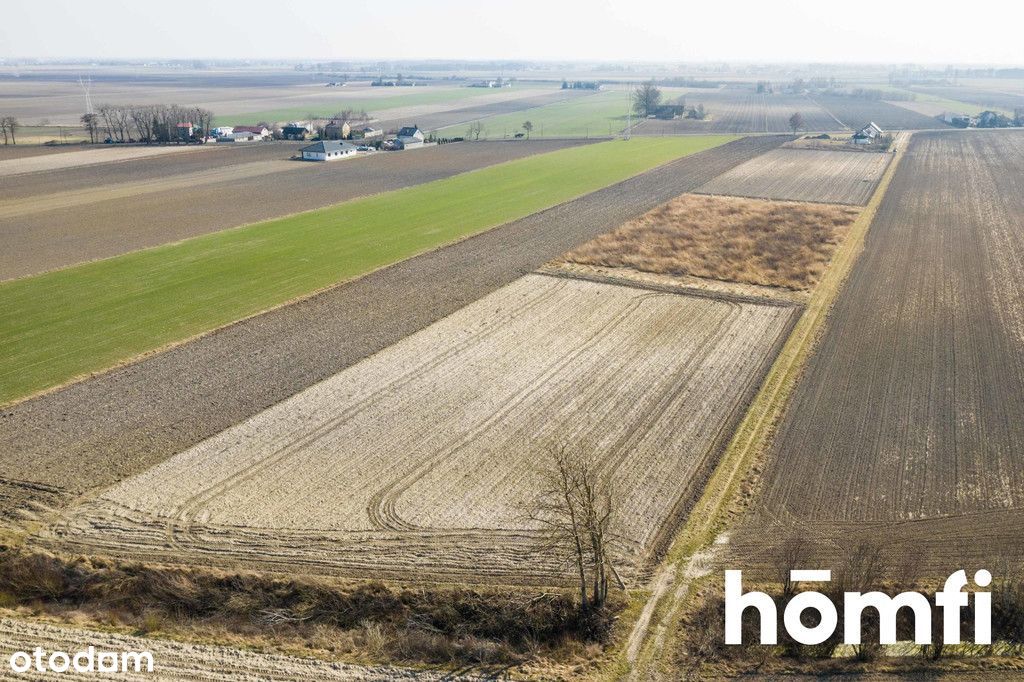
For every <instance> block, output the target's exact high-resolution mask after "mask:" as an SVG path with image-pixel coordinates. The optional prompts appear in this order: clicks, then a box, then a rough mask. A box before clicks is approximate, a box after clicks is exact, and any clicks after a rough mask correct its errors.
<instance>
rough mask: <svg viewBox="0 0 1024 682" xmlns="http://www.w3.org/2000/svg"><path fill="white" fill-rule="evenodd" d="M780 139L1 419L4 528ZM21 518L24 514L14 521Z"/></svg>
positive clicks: (18, 408) (565, 211) (398, 335)
mask: <svg viewBox="0 0 1024 682" xmlns="http://www.w3.org/2000/svg"><path fill="white" fill-rule="evenodd" d="M786 139H789V138H788V137H775V138H768V137H757V138H748V139H743V140H738V141H736V142H732V143H729V144H727V145H723V146H721V147H717V148H714V149H711V150H708V151H705V152H701V153H698V154H694V155H692V156H688V157H685V158H682V159H679V160H677V161H675V162H672V163H669V164H666V165H665V166H662V167H660V168H657V169H654V170H652V171H649V172H647V173H645V174H642V175H640V176H637V177H635V178H632V179H629V180H626V181H624V182H621V183H619V184H617V185H612V186H610V187H608V188H605V189H602V190H599V191H597V192H593V193H591V194H589V195H586V196H584V197H581V198H579V199H576V200H574V201H571V202H568V203H566V204H562V205H560V206H556V207H554V208H552V209H549V210H547V211H543V212H541V213H538V214H534V215H532V216H529V217H526V218H523V219H521V220H517V221H514V222H512V223H509V224H507V225H504V226H501V227H498V228H495V229H493V230H491V231H489V232H486V233H483V234H481V235H478V236H476V237H473V238H471V239H467V240H464V241H462V242H459V243H457V244H454V245H451V246H449V247H446V248H443V249H439V250H437V251H433V252H430V253H427V254H424V255H421V256H418V257H416V258H412V259H410V260H408V261H405V262H403V263H399V264H397V265H394V266H391V267H389V268H385V269H383V270H380V271H377V272H375V273H372V274H371V275H368V276H366V277H363V278H361V279H358V280H355V281H352V282H349V283H346V284H342V285H340V286H338V287H335V288H333V289H330V290H328V291H326V292H323V293H321V294H319V295H317V296H314V297H312V298H310V299H307V300H305V301H302V302H299V303H296V304H293V305H289V306H285V307H282V308H279V309H277V310H274V311H272V312H270V313H267V314H264V315H260V316H258V317H255V318H251V319H249V320H246V321H244V322H241V323H239V324H236V325H232V326H230V327H227V328H225V329H222V330H220V331H218V332H216V333H213V334H209V335H207V336H204V337H202V338H200V339H197V340H195V341H193V342H190V343H187V344H184V345H182V346H178V347H176V348H173V349H171V350H169V351H167V352H164V353H161V354H159V355H155V356H152V357H150V358H147V359H144V360H142V361H140V362H137V363H134V364H132V365H129V366H126V367H123V368H121V369H118V370H114V371H112V372H109V373H107V374H104V375H101V376H98V377H94V378H92V379H89V380H87V381H83V382H80V383H77V384H73V385H71V386H68V387H66V388H64V389H62V390H59V391H56V392H54V393H50V394H48V395H44V396H41V397H39V398H36V399H34V400H29V401H26V402H24V403H20V404H18V405H15V406H13V407H9V408H6V409H5V410H3V411H0V471H3V476H4V480H3V482H0V517H2V516H3V515H11V514H17V515H19V516H20V515H21V514H24V513H32V512H26V507H25V505H26V504H27V503H28V502H29V501H32V500H34V501H36V502H42V503H45V504H47V505H50V506H57V507H60V506H63V505H64V504H65V503H66V501H67V499H68V497H69V496H72V495H76V494H79V493H82V492H86V491H89V490H91V489H93V488H95V487H98V486H108V485H110V484H112V483H115V482H117V481H119V480H121V479H123V478H125V477H128V476H132V475H134V474H137V473H140V472H142V471H144V470H146V469H147V468H149V467H151V466H153V465H155V464H158V463H159V462H161V461H163V460H164V459H166V458H168V457H170V456H172V455H174V454H177V453H178V452H181V451H183V450H186V449H187V448H189V447H191V446H193V445H195V444H196V443H198V442H199V441H201V440H203V439H205V438H208V437H210V436H212V435H214V434H216V433H219V432H220V431H223V430H224V429H227V428H229V427H231V426H232V425H234V424H237V423H239V422H241V421H244V420H246V419H248V418H250V417H252V416H254V415H256V414H258V413H259V412H261V411H262V410H264V409H266V408H268V407H270V406H271V405H274V404H276V403H278V402H280V401H281V400H284V399H286V398H288V397H290V396H292V395H294V394H295V393H297V392H299V391H301V390H303V389H305V388H307V387H309V386H311V385H312V384H314V383H316V382H318V381H321V380H323V379H326V378H328V377H330V376H332V375H334V374H336V373H338V372H340V371H342V370H343V369H345V368H347V367H350V366H351V365H352V364H354V363H356V362H358V361H359V360H362V359H363V358H365V357H367V356H369V355H371V354H372V353H375V352H377V351H379V350H381V349H383V348H386V347H387V346H390V345H392V344H394V343H396V342H398V341H400V340H401V339H403V338H405V337H406V336H408V335H410V334H412V333H414V332H416V331H418V330H420V329H423V328H424V327H426V326H428V325H430V324H432V323H434V322H436V321H437V320H439V319H441V318H443V317H445V316H446V315H449V314H451V313H453V312H455V311H456V310H458V309H459V308H462V307H463V306H465V305H467V304H469V303H472V302H473V301H475V300H477V299H478V298H480V297H482V296H485V295H486V294H488V293H490V292H492V291H494V290H496V289H498V288H500V287H502V286H504V285H506V284H508V283H509V282H511V281H513V280H515V279H517V278H518V277H520V276H522V275H523V274H525V273H527V272H530V271H531V270H534V269H536V268H538V267H539V266H541V265H542V264H543V263H545V262H546V261H548V260H550V259H552V258H555V257H557V256H559V255H561V254H562V253H564V252H565V251H567V250H569V249H571V248H573V247H576V246H578V245H579V244H581V243H583V242H586V241H588V240H590V239H592V238H593V237H595V236H597V235H599V234H601V233H603V232H607V231H610V230H612V229H615V228H616V227H618V226H619V225H621V224H622V223H623V222H625V221H626V220H629V219H631V218H634V217H636V216H637V215H640V214H642V213H644V212H646V211H648V210H650V209H651V208H653V207H654V206H656V205H658V204H660V203H662V202H664V201H667V200H669V199H671V198H673V197H675V196H678V195H679V194H681V193H683V192H686V191H688V190H692V189H694V188H695V187H697V186H699V185H701V184H703V183H704V182H706V181H708V180H709V179H711V178H712V177H714V176H715V175H718V174H719V173H721V172H724V171H726V170H728V169H730V168H732V167H734V166H736V165H737V164H739V163H742V162H744V161H746V160H748V159H750V158H753V157H754V156H756V155H757V154H760V153H762V152H764V151H767V150H769V149H772V148H774V147H776V146H778V145H779V144H781V143H782V142H783V141H784V140H786ZM18 510H20V511H18Z"/></svg>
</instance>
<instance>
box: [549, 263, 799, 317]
mask: <svg viewBox="0 0 1024 682" xmlns="http://www.w3.org/2000/svg"><path fill="white" fill-rule="evenodd" d="M532 274H535V275H541V276H543V277H554V278H556V279H576V280H580V281H583V282H594V283H595V284H610V285H612V286H619V287H632V288H633V289H644V290H646V291H657V292H659V293H663V294H675V295H677V296H692V297H694V298H709V299H712V300H715V301H728V302H729V303H750V304H753V305H768V306H775V307H776V308H802V307H803V304H802V303H798V302H796V301H787V300H785V299H781V298H769V297H767V296H754V295H752V294H751V295H744V294H738V293H737V294H734V293H728V292H725V291H711V290H708V289H698V288H697V287H693V286H687V285H685V284H678V285H673V284H658V283H656V282H641V281H637V280H631V279H626V278H624V277H612V276H609V275H597V274H589V273H584V272H569V271H565V270H558V271H556V270H550V269H544V268H541V269H538V270H535V271H534V272H533V273H532Z"/></svg>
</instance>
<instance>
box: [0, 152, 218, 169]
mask: <svg viewBox="0 0 1024 682" xmlns="http://www.w3.org/2000/svg"><path fill="white" fill-rule="evenodd" d="M204 149H209V147H207V146H206V145H167V146H157V147H148V146H145V145H139V146H128V147H122V146H115V145H104V146H99V145H97V146H96V147H93V148H91V149H87V150H84V151H69V152H62V153H59V154H37V155H34V156H24V157H21V158H14V159H0V177H8V176H11V175H19V174H21V173H38V172H41V171H55V170H60V169H62V168H73V167H75V166H90V165H93V164H98V163H111V162H113V161H127V160H129V159H141V158H144V157H147V156H158V155H162V154H179V153H185V152H188V153H193V154H194V153H198V152H200V151H202V150H204Z"/></svg>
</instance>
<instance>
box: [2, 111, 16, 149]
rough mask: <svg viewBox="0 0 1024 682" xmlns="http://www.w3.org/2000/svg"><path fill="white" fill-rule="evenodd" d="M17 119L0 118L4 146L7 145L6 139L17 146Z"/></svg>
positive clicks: (10, 117) (11, 117) (9, 117)
mask: <svg viewBox="0 0 1024 682" xmlns="http://www.w3.org/2000/svg"><path fill="white" fill-rule="evenodd" d="M19 125H20V124H19V123H18V119H17V118H15V117H14V116H4V117H3V118H0V129H2V130H3V134H4V144H7V139H8V137H10V140H11V144H18V138H17V137H16V135H15V133H17V131H18V126H19Z"/></svg>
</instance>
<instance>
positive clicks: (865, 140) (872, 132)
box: [852, 121, 885, 144]
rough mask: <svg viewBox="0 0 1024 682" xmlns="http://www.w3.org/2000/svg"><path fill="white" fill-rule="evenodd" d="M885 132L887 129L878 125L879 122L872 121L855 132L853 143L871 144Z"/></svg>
mask: <svg viewBox="0 0 1024 682" xmlns="http://www.w3.org/2000/svg"><path fill="white" fill-rule="evenodd" d="M884 132H885V131H883V130H882V129H881V128H879V127H878V124H876V123H875V122H874V121H872V122H871V123H868V124H867V125H866V126H864V127H863V128H861V129H860V130H858V131H857V132H855V133H854V134H853V138H852V139H853V143H854V144H871V143H872V142H875V141H876V140H877V139H878V138H879V137H881V136H882V133H884Z"/></svg>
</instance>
